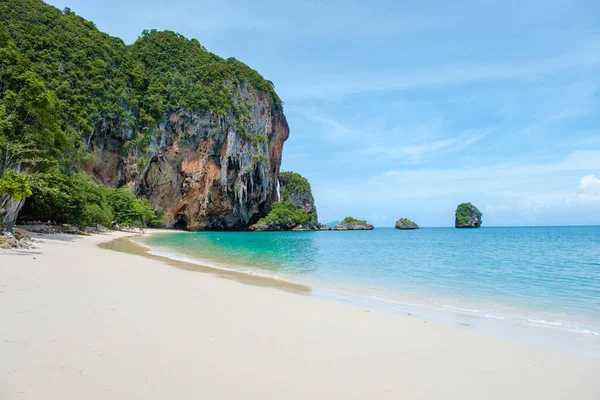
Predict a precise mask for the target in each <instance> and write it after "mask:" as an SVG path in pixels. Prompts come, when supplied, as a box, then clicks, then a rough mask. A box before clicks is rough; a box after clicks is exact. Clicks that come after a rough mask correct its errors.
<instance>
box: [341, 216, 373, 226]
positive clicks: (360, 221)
mask: <svg viewBox="0 0 600 400" xmlns="http://www.w3.org/2000/svg"><path fill="white" fill-rule="evenodd" d="M366 223H367V221H365V220H364V219H356V218H353V217H346V218H344V219H343V220H342V222H340V224H355V225H365V224H366Z"/></svg>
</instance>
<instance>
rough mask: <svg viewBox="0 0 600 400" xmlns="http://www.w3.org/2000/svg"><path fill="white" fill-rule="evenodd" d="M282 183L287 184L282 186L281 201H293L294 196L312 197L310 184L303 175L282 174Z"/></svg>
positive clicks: (294, 173) (293, 173)
mask: <svg viewBox="0 0 600 400" xmlns="http://www.w3.org/2000/svg"><path fill="white" fill-rule="evenodd" d="M279 176H280V177H281V178H280V181H282V182H285V183H284V184H283V185H281V189H280V194H281V201H291V198H292V195H310V196H311V197H312V192H311V190H310V183H308V180H307V179H306V178H305V177H303V176H302V175H300V174H298V173H296V172H281V173H280V174H279Z"/></svg>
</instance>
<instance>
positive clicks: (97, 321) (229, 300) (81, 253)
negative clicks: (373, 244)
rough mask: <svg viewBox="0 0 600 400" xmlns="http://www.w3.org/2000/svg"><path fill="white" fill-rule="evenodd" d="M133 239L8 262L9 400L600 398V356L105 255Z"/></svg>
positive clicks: (54, 249) (0, 328) (2, 367)
mask: <svg viewBox="0 0 600 400" xmlns="http://www.w3.org/2000/svg"><path fill="white" fill-rule="evenodd" d="M128 235H130V234H127V233H122V232H111V233H107V234H98V235H93V236H91V237H82V236H68V235H55V236H51V235H46V236H42V237H40V239H42V240H44V241H45V242H44V243H41V244H40V245H39V246H40V249H39V250H31V251H21V252H20V253H17V252H14V251H12V252H8V251H4V252H2V253H0V399H2V400H14V399H36V400H37V399H44V400H53V399H57V400H58V399H60V400H66V399H86V400H92V399H111V400H114V399H199V398H201V399H261V400H264V399H315V400H316V399H467V400H468V399H477V400H480V399H488V400H491V399H502V400H506V399H511V400H513V399H514V400H516V399H528V400H535V399H539V400H550V399H557V400H558V399H560V400H564V399H589V400H598V399H600V379H599V378H600V360H597V359H592V358H586V357H578V356H574V355H569V354H563V353H561V352H557V351H552V350H546V349H542V348H537V347H534V346H527V345H524V344H518V343H513V342H509V341H504V340H501V339H498V338H496V337H489V336H485V335H483V334H478V333H474V332H469V331H465V330H461V329H456V328H451V327H446V326H440V325H437V324H435V323H432V322H425V321H422V320H418V319H416V318H412V317H410V316H405V315H397V314H391V313H384V312H374V311H373V312H372V311H366V310H363V309H361V308H360V307H357V306H352V305H346V304H341V303H337V302H333V301H327V300H324V299H319V298H316V297H314V296H309V295H305V294H302V293H294V291H293V290H283V289H282V288H278V287H277V286H275V285H268V284H264V283H263V284H260V283H257V284H252V282H247V283H244V282H241V281H243V279H227V278H226V276H224V275H222V274H210V273H202V272H196V271H190V270H185V269H183V268H174V267H173V266H171V265H168V264H167V263H165V262H162V261H161V260H160V259H150V258H146V257H142V256H139V255H134V254H126V253H121V252H116V251H111V250H105V249H102V248H100V247H98V243H101V242H106V241H109V240H111V239H113V238H118V237H125V236H128ZM255 283H256V282H255ZM292 289H293V288H292Z"/></svg>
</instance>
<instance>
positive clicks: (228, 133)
mask: <svg viewBox="0 0 600 400" xmlns="http://www.w3.org/2000/svg"><path fill="white" fill-rule="evenodd" d="M234 102H235V104H236V106H238V108H243V109H244V114H245V115H246V118H244V119H243V121H240V119H241V118H240V117H239V116H237V115H235V113H234V112H233V111H230V112H229V113H228V114H227V115H219V114H217V113H216V112H214V111H207V112H196V111H189V110H186V109H184V108H178V109H176V110H173V111H169V112H167V113H166V114H165V115H164V117H163V118H160V119H159V120H160V121H162V122H160V123H159V124H158V125H157V127H156V129H155V130H154V131H153V133H152V137H151V141H150V143H149V145H148V147H147V149H146V151H145V152H144V153H142V154H141V155H140V152H139V151H138V150H137V149H130V150H129V151H127V152H123V144H124V143H125V142H126V141H127V140H129V139H130V138H131V135H132V132H131V131H128V130H124V129H119V128H115V127H114V125H107V126H104V127H103V128H102V129H101V131H100V132H99V133H98V134H97V135H95V137H94V138H92V140H91V141H90V144H89V145H90V147H91V150H92V152H93V154H94V155H95V161H94V162H92V163H90V164H89V165H87V166H86V168H85V170H86V172H87V173H89V174H90V175H92V176H93V177H94V178H95V179H97V180H98V181H100V182H102V183H104V184H106V185H108V186H111V187H119V186H123V185H127V186H128V187H130V189H131V190H133V191H134V193H136V194H137V195H139V196H144V197H146V198H147V199H148V200H149V201H150V204H151V205H152V206H153V207H154V208H155V210H157V211H158V212H161V213H162V214H163V222H164V224H165V226H166V227H174V228H183V229H189V230H204V229H242V228H245V227H247V226H248V225H250V224H252V223H254V222H256V221H257V220H258V219H259V218H260V217H262V216H264V215H266V213H267V212H268V211H269V208H270V206H271V204H272V203H273V202H274V201H276V200H277V182H278V177H279V168H280V165H281V154H282V150H283V144H284V142H285V140H286V139H287V138H288V135H289V128H288V124H287V121H286V118H285V115H284V114H283V109H282V106H281V105H280V104H274V102H273V100H272V98H271V97H269V96H268V95H267V94H266V93H264V92H261V91H257V90H255V89H254V88H253V87H252V86H251V85H249V84H248V83H247V82H241V83H240V84H239V85H237V89H236V90H235V91H234ZM117 125H118V124H117Z"/></svg>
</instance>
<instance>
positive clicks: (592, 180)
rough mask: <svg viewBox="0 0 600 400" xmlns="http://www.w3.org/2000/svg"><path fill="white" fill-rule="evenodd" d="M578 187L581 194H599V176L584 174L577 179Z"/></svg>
mask: <svg viewBox="0 0 600 400" xmlns="http://www.w3.org/2000/svg"><path fill="white" fill-rule="evenodd" d="M579 188H580V189H581V191H582V192H583V194H589V195H598V196H600V178H596V175H586V176H584V177H583V178H581V179H580V180H579Z"/></svg>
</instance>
